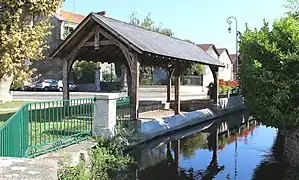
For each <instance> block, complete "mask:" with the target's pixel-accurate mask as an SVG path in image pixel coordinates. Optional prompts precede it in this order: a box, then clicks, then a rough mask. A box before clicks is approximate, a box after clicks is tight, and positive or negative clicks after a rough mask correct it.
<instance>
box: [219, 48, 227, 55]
mask: <svg viewBox="0 0 299 180" xmlns="http://www.w3.org/2000/svg"><path fill="white" fill-rule="evenodd" d="M217 51H218V53H219V54H222V53H223V52H224V51H226V48H217Z"/></svg>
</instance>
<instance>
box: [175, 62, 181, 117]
mask: <svg viewBox="0 0 299 180" xmlns="http://www.w3.org/2000/svg"><path fill="white" fill-rule="evenodd" d="M180 80H181V64H180V62H177V63H176V67H175V83H174V84H175V86H174V88H175V91H174V96H175V98H174V99H175V100H174V104H175V114H176V115H177V114H180V113H181V112H180V111H181V102H180V84H181V82H180Z"/></svg>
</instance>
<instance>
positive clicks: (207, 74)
mask: <svg viewBox="0 0 299 180" xmlns="http://www.w3.org/2000/svg"><path fill="white" fill-rule="evenodd" d="M207 53H208V54H209V55H211V56H212V57H214V58H215V59H218V55H217V54H216V52H215V51H214V50H213V48H210V49H208V51H207ZM210 83H214V78H213V74H212V71H211V69H210V67H209V66H205V69H204V75H203V87H204V88H205V87H207V86H208V85H209V84H210Z"/></svg>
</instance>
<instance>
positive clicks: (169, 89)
mask: <svg viewBox="0 0 299 180" xmlns="http://www.w3.org/2000/svg"><path fill="white" fill-rule="evenodd" d="M173 72H174V68H168V72H167V99H166V102H170V101H171V77H172V75H173Z"/></svg>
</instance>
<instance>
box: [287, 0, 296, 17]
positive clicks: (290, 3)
mask: <svg viewBox="0 0 299 180" xmlns="http://www.w3.org/2000/svg"><path fill="white" fill-rule="evenodd" d="M286 1H287V3H286V4H285V5H284V6H285V7H286V8H287V9H288V12H287V14H289V15H293V16H298V15H299V1H298V0H286Z"/></svg>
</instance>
